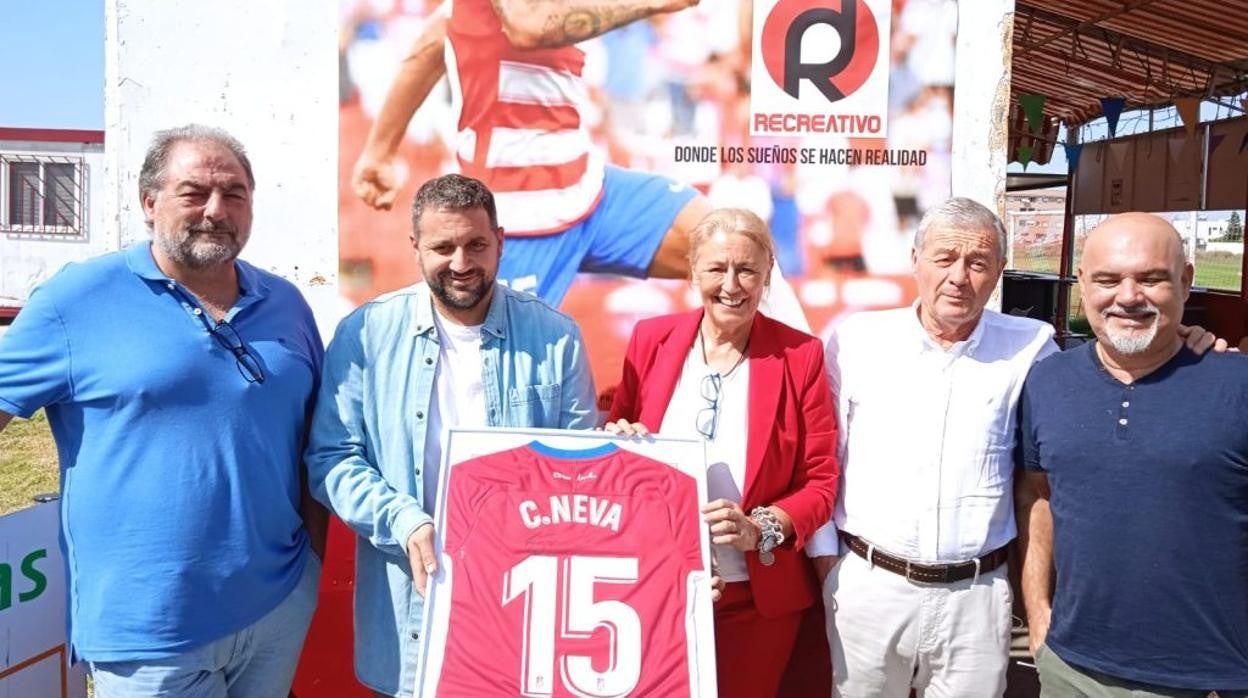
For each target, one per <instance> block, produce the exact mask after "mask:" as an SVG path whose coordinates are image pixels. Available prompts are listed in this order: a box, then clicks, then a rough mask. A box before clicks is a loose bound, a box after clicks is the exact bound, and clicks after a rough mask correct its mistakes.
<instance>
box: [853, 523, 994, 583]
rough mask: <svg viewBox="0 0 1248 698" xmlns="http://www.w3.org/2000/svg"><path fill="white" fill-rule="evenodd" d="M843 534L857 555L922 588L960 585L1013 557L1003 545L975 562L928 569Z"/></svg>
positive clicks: (933, 566)
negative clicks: (958, 583) (925, 586)
mask: <svg viewBox="0 0 1248 698" xmlns="http://www.w3.org/2000/svg"><path fill="white" fill-rule="evenodd" d="M840 534H841V540H843V541H845V545H846V546H848V547H849V549H850V550H852V551H854V553H855V554H857V555H858V557H861V558H863V559H864V560H866V561H867V562H869V563H871V564H872V565H875V566H877V567H882V568H884V569H886V570H888V571H889V572H892V573H893V574H898V575H901V576H902V577H905V578H906V579H907V580H909V581H911V582H922V583H923V584H950V583H953V582H960V581H962V580H963V579H970V578H972V577H974V576H976V575H980V574H984V573H985V572H991V571H992V570H995V569H997V568H998V567H1000V566H1001V565H1004V564H1005V561H1006V560H1007V559H1008V558H1009V557H1010V546H1009V545H1003V546H1001V547H1000V548H997V549H996V550H994V551H992V552H990V553H988V554H987V555H984V556H983V557H978V558H976V559H974V560H967V561H966V562H954V563H950V564H947V565H941V564H936V565H928V564H923V563H920V562H911V561H909V560H907V559H905V558H901V557H894V556H892V555H889V554H888V553H886V552H882V551H881V550H879V549H878V548H876V547H874V546H872V545H871V544H870V543H868V542H867V541H865V540H863V539H861V538H859V537H858V536H855V535H854V534H852V533H846V532H845V531H841V532H840Z"/></svg>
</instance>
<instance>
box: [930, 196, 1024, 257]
mask: <svg viewBox="0 0 1248 698" xmlns="http://www.w3.org/2000/svg"><path fill="white" fill-rule="evenodd" d="M932 228H942V229H950V228H951V229H956V230H991V231H993V232H994V233H996V238H997V255H998V258H999V259H1000V260H1001V261H1004V260H1005V251H1006V249H1007V247H1006V246H1007V245H1008V244H1009V242H1008V240H1007V239H1006V232H1005V224H1004V223H1002V222H1001V219H1000V218H998V217H997V214H995V213H993V212H992V210H991V209H989V208H988V207H987V206H984V205H983V204H981V203H979V202H978V201H975V200H973V199H968V198H966V197H964V196H955V197H953V198H951V199H947V200H945V201H944V202H942V203H941V204H939V205H937V206H934V207H932V208H930V209H928V211H927V213H925V214H923V219H922V220H920V221H919V229H918V230H916V231H915V232H914V249H916V250H921V249H923V241H924V239H925V238H926V237H927V231H929V230H931V229H932Z"/></svg>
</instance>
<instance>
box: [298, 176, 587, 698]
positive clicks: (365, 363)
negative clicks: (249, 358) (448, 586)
mask: <svg viewBox="0 0 1248 698" xmlns="http://www.w3.org/2000/svg"><path fill="white" fill-rule="evenodd" d="M412 230H413V232H412V243H413V245H414V247H415V248H416V255H417V258H418V260H419V262H420V267H421V272H422V274H423V275H424V278H425V281H424V282H422V283H419V284H416V285H414V286H410V287H408V288H405V289H402V290H399V291H396V292H394V293H390V294H386V295H383V296H381V297H379V298H376V299H374V300H372V301H370V302H369V303H366V304H365V305H363V306H361V307H360V308H358V309H357V310H356V311H355V312H353V313H352V314H351V315H349V316H347V318H346V319H345V320H343V321H342V324H341V325H339V327H338V330H337V333H336V335H335V337H334V340H333V342H331V343H330V346H329V350H328V353H327V355H326V357H325V374H324V379H323V382H322V384H321V390H320V396H319V402H318V405H317V408H316V412H315V415H314V417H313V423H312V434H311V437H310V442H309V446H308V453H307V463H308V471H309V483H310V486H311V488H312V492H313V495H314V496H315V497H316V498H317V499H319V500H320V501H322V502H324V503H325V504H327V505H328V506H329V507H330V508H331V509H332V510H333V511H334V512H335V513H336V514H337V515H338V516H339V517H340V518H342V520H343V521H345V522H346V523H347V524H348V525H349V526H351V528H352V529H354V530H355V532H356V533H357V534H358V536H359V538H358V543H357V546H356V586H355V667H356V674H357V675H358V677H359V679H360V681H362V682H363V683H364V684H365V685H367V686H368V687H369V688H371V689H373V690H374V691H375V692H376V693H377V694H378V695H396V694H399V693H400V692H407V691H410V690H412V686H413V683H414V681H415V677H416V668H417V667H416V662H417V658H418V657H419V656H420V642H421V639H422V638H421V637H420V635H419V633H420V627H421V615H422V613H423V611H424V592H425V584H426V581H427V579H428V577H429V575H430V574H431V573H432V572H433V571H434V570H435V569H436V558H435V555H434V547H433V540H434V531H433V505H434V502H435V501H436V496H437V494H436V493H437V482H438V470H439V467H440V463H441V457H442V437H443V435H444V434H445V432H446V430H447V429H448V428H450V427H452V426H460V427H476V426H504V427H544V428H564V429H588V428H591V427H593V426H594V424H595V422H596V418H597V413H596V411H595V407H594V403H595V400H594V386H593V379H592V377H591V375H590V369H589V361H588V359H587V357H586V356H585V347H584V344H583V342H582V341H581V334H580V330H579V329H578V328H577V326H576V323H575V322H573V321H572V319H571V318H569V317H567V316H566V315H563V314H562V313H560V312H558V311H556V310H553V309H551V308H550V307H549V306H547V305H546V304H544V303H543V302H542V301H540V300H538V299H537V298H535V297H533V296H529V295H526V294H522V293H517V292H515V291H512V290H510V289H508V288H507V287H505V286H501V285H499V284H497V283H496V282H495V275H496V273H497V270H498V263H499V258H500V257H501V256H502V246H503V230H502V228H501V227H499V225H498V219H497V215H496V212H495V206H494V197H493V196H492V195H491V194H490V192H489V190H487V189H486V188H485V186H484V185H483V184H481V183H480V182H478V181H477V180H474V179H470V178H467V177H463V176H460V175H446V176H443V177H439V178H437V179H433V180H430V181H429V182H426V183H425V184H424V185H423V186H422V187H421V188H420V190H419V191H418V192H417V193H416V199H415V201H414V202H413V203H412Z"/></svg>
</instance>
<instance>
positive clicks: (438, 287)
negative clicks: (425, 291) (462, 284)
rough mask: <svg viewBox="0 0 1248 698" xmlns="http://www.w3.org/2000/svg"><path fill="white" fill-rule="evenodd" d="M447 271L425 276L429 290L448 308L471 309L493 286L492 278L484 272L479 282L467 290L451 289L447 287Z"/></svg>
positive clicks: (448, 274)
mask: <svg viewBox="0 0 1248 698" xmlns="http://www.w3.org/2000/svg"><path fill="white" fill-rule="evenodd" d="M449 278H450V273H449V272H443V273H442V274H439V275H436V276H430V277H427V278H426V281H427V282H428V284H429V291H430V292H431V293H433V295H434V296H435V297H436V298H437V299H438V300H439V301H441V302H442V304H443V305H445V306H446V307H448V308H454V309H455V310H472V309H473V308H475V307H477V306H478V305H480V303H481V301H483V300H485V297H486V296H487V295H489V293H490V289H492V288H493V287H494V279H493V278H492V277H487V276H485V275H484V274H483V275H482V278H481V283H480V284H479V285H477V286H476V287H474V288H472V289H470V290H468V291H452V290H450V289H449V288H448V285H449V284H448V283H447V282H448V280H449Z"/></svg>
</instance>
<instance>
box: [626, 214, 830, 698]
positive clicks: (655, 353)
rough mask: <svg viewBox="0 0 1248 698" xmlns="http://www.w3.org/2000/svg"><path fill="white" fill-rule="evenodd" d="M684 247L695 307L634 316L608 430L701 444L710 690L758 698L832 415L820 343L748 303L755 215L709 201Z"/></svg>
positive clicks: (825, 463)
mask: <svg viewBox="0 0 1248 698" xmlns="http://www.w3.org/2000/svg"><path fill="white" fill-rule="evenodd" d="M690 245H691V252H690V261H691V268H692V276H693V279H692V282H693V286H694V288H695V289H697V290H698V291H699V293H700V294H701V297H702V304H703V307H702V308H701V309H699V310H696V311H693V312H689V313H684V314H679V315H668V316H664V317H659V318H654V319H650V320H646V321H643V322H641V323H639V324H638V325H637V327H636V329H635V330H634V331H633V336H632V339H631V340H630V342H629V346H628V354H627V356H626V357H625V360H624V376H623V379H622V381H621V383H620V385H619V386H618V388H617V390H616V393H615V400H614V402H613V404H612V407H611V413H610V416H609V417H608V424H607V429H608V430H609V431H615V432H621V431H622V432H626V433H645V432H646V431H652V432H656V433H661V434H663V435H664V436H689V437H694V438H698V437H700V438H702V439H703V441H704V443H705V444H706V450H707V464H708V471H707V483H708V491H709V495H710V499H711V502H710V503H709V504H707V505H706V506H705V507H704V508H703V514H704V516H705V518H706V520H707V522H708V523H709V524H710V529H711V543H712V544H713V548H714V557H715V560H716V573H717V574H718V575H719V576H720V577H722V578H723V580H724V581H725V582H726V585H725V588H724V591H723V596H722V598H721V599H720V600H719V601H718V602H716V605H715V642H716V660H717V665H718V667H719V691H720V696H742V697H748V698H764V697H766V696H774V695H777V693H778V691H779V687H780V682H781V678H782V676H783V674H784V672H785V668H786V666H787V665H788V663H789V658H790V655H791V654H793V652H794V649H795V647H794V646H795V642H796V638H797V636H798V629H799V626H800V625H801V620H802V615H803V612H804V611H805V610H806V609H808V608H810V607H811V606H812V605H813V604H815V603H816V600H817V599H818V598H819V596H820V595H819V592H818V589H817V588H816V583H815V581H814V576H813V574H812V570H811V567H810V563H809V561H808V560H807V559H806V557H805V555H804V554H803V553H802V546H803V545H804V544H805V543H806V540H807V538H808V537H809V536H810V535H811V534H812V533H814V531H815V529H817V528H819V527H820V526H821V525H823V524H824V523H826V522H827V521H828V519H829V518H830V516H831V514H832V509H833V505H834V503H835V499H836V493H837V478H838V475H839V469H838V467H837V462H836V418H835V412H834V407H833V402H832V395H831V392H830V390H829V388H828V382H827V378H826V376H825V370H824V359H823V347H822V345H821V344H820V342H819V340H817V339H815V338H814V337H811V336H810V335H807V334H805V333H803V332H799V331H798V330H795V329H793V328H791V327H789V326H787V325H784V324H782V323H780V322H777V321H775V320H772V319H770V318H768V317H766V316H765V315H763V314H761V313H759V312H758V305H759V302H760V301H761V300H762V298H763V295H764V293H765V291H766V288H767V284H768V281H769V277H770V270H771V268H772V263H773V260H774V256H775V255H774V251H773V245H772V241H771V235H770V234H769V233H768V231H767V226H766V224H765V223H763V221H762V220H761V219H759V218H758V216H756V215H754V214H753V213H750V212H748V211H745V210H741V209H720V210H717V211H715V212H713V213H711V214H710V215H708V216H707V217H706V218H705V219H703V220H702V221H701V222H700V223H699V224H698V225H697V226H696V227H695V228H694V230H693V231H692V233H691V239H690ZM818 641H820V642H822V639H819V640H818ZM815 654H816V656H818V653H815ZM814 670H815V671H818V669H817V668H815V669H814ZM812 678H817V679H824V678H825V677H812ZM814 683H815V684H816V685H821V684H825V683H826V682H825V681H821V680H816V681H815V682H814ZM825 695H826V694H825Z"/></svg>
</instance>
